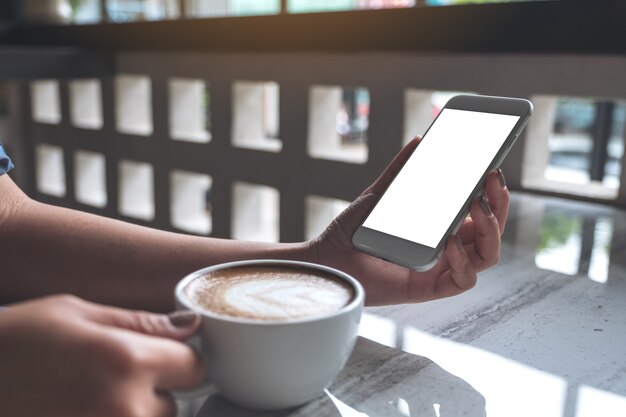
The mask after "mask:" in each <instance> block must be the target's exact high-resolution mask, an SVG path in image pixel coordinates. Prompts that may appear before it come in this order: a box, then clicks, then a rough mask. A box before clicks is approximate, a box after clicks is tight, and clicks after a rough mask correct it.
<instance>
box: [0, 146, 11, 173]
mask: <svg viewBox="0 0 626 417" xmlns="http://www.w3.org/2000/svg"><path fill="white" fill-rule="evenodd" d="M11 169H13V162H11V159H10V158H9V157H8V156H7V154H6V152H4V148H3V147H2V145H0V175H3V174H6V173H7V172H9V171H10V170H11Z"/></svg>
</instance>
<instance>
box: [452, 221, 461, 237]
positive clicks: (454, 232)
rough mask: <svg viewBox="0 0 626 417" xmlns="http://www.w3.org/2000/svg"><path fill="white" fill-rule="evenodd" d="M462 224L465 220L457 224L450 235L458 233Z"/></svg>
mask: <svg viewBox="0 0 626 417" xmlns="http://www.w3.org/2000/svg"><path fill="white" fill-rule="evenodd" d="M462 224H463V222H460V223H459V224H457V225H456V227H455V228H454V229H453V230H452V233H450V236H454V235H456V232H458V231H459V229H460V228H461V225H462Z"/></svg>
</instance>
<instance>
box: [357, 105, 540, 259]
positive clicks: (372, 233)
mask: <svg viewBox="0 0 626 417" xmlns="http://www.w3.org/2000/svg"><path fill="white" fill-rule="evenodd" d="M531 113H532V104H531V103H530V102H529V101H527V100H522V99H512V98H502V97H488V96H469V95H462V96H456V97H454V98H452V99H451V100H450V101H449V102H448V103H447V104H446V106H445V107H444V108H443V110H442V111H441V113H440V114H439V116H438V117H437V119H436V120H435V121H434V122H433V124H432V125H431V127H430V128H429V129H428V131H427V133H426V134H425V135H424V137H423V138H422V141H421V142H420V145H419V146H418V147H417V148H416V149H415V151H414V152H413V154H412V155H411V156H410V157H409V158H408V160H407V161H406V163H405V164H404V166H403V167H402V168H401V169H400V170H399V172H398V174H397V175H396V177H395V179H394V180H393V181H392V182H391V184H390V185H389V186H388V188H387V189H386V191H385V192H384V193H383V195H382V196H381V197H380V199H379V200H378V202H377V203H376V204H375V206H374V207H373V208H372V210H371V211H370V213H369V215H368V216H367V217H366V218H365V221H364V222H363V224H362V225H361V226H360V227H358V228H357V230H356V232H355V233H354V235H353V238H352V243H353V244H354V246H355V247H356V248H358V249H359V250H361V251H363V252H365V253H368V254H370V255H374V256H377V257H380V258H382V259H385V260H388V261H390V262H393V263H396V264H399V265H403V266H406V267H409V268H412V269H415V270H420V271H423V270H428V269H429V268H431V267H432V266H433V265H435V263H436V262H437V260H438V259H439V257H440V256H441V253H442V251H443V250H444V248H445V245H446V243H447V241H448V238H449V237H450V236H453V235H455V234H456V232H457V231H458V229H459V228H460V227H461V225H462V223H463V221H464V219H465V217H466V216H467V213H468V211H469V209H470V205H471V204H472V201H473V200H474V199H475V197H476V196H477V195H478V194H479V193H480V191H481V189H482V186H483V183H484V180H485V178H486V176H487V174H488V173H489V172H490V171H491V170H493V169H495V168H497V167H498V166H499V165H500V163H501V162H502V160H503V159H504V157H505V156H506V154H507V152H508V151H509V149H510V148H511V147H512V146H513V144H514V143H515V140H516V139H517V137H518V136H519V134H520V133H521V131H522V129H523V128H524V126H525V125H526V123H527V121H528V118H529V117H530V114H531Z"/></svg>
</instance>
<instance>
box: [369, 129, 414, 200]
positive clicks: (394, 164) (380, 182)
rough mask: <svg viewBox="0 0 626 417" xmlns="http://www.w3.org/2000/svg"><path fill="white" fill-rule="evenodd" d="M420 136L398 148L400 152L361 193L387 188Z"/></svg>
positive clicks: (381, 190)
mask: <svg viewBox="0 0 626 417" xmlns="http://www.w3.org/2000/svg"><path fill="white" fill-rule="evenodd" d="M420 140H421V138H420V137H419V136H416V137H415V138H413V139H412V140H411V141H410V142H409V143H408V144H407V145H406V146H405V147H404V148H402V149H401V150H400V152H399V153H398V154H397V155H396V156H395V158H393V160H392V161H391V162H390V163H389V165H387V168H385V170H384V171H383V173H382V174H380V176H379V177H378V178H377V179H376V181H374V183H373V184H372V185H370V186H369V187H368V188H367V189H366V190H365V191H364V192H363V194H366V193H367V194H370V193H373V194H381V193H382V192H383V191H385V190H386V189H387V187H388V186H389V184H390V183H391V181H392V180H393V179H394V178H395V177H396V175H397V174H398V172H399V171H400V168H402V166H403V165H404V164H405V163H406V161H407V159H409V157H410V156H411V154H412V153H413V151H414V150H415V148H417V145H418V144H419V142H420Z"/></svg>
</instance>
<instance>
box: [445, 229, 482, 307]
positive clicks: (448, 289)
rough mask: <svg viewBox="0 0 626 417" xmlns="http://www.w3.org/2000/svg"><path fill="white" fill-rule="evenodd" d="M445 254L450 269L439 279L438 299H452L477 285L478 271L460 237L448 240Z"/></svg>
mask: <svg viewBox="0 0 626 417" xmlns="http://www.w3.org/2000/svg"><path fill="white" fill-rule="evenodd" d="M445 254H446V259H447V260H448V266H449V269H448V271H446V272H444V273H443V274H442V275H441V276H440V278H439V282H438V283H437V291H436V294H435V296H436V298H441V297H450V296H452V295H456V294H459V293H462V292H464V291H467V290H469V289H470V288H472V287H474V285H476V270H475V269H474V267H473V265H472V263H471V261H470V258H469V256H468V253H467V252H466V250H465V248H464V246H463V242H462V241H461V238H460V236H459V235H456V236H454V237H451V238H450V239H448V243H447V245H446V252H445Z"/></svg>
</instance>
